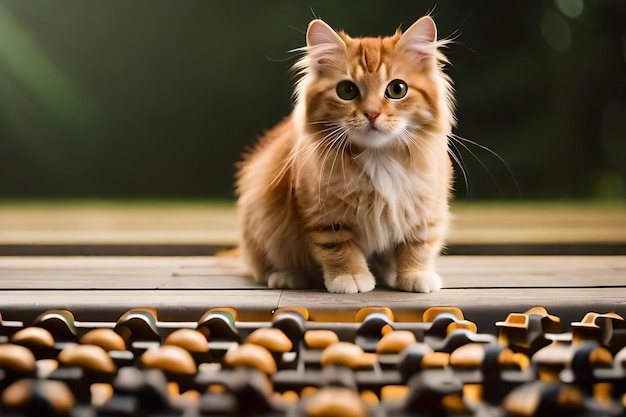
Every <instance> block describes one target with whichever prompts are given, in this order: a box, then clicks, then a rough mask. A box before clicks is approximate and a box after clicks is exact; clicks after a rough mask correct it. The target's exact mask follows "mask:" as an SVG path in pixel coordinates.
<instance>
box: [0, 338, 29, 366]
mask: <svg viewBox="0 0 626 417" xmlns="http://www.w3.org/2000/svg"><path fill="white" fill-rule="evenodd" d="M36 367H37V364H36V362H35V356H34V355H33V352H31V351H30V350H29V349H28V348H25V347H24V346H18V345H14V344H11V343H7V344H4V345H0V368H3V369H10V370H12V371H15V372H21V373H28V372H33V371H34V370H35V368H36Z"/></svg>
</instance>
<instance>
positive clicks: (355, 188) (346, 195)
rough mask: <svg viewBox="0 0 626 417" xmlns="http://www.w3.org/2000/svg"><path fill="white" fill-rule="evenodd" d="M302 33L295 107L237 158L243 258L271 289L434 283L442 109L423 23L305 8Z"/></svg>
mask: <svg viewBox="0 0 626 417" xmlns="http://www.w3.org/2000/svg"><path fill="white" fill-rule="evenodd" d="M306 40H307V46H306V47H305V48H303V57H302V58H301V59H300V60H299V61H298V62H297V63H296V65H295V68H296V70H298V71H299V75H300V79H299V80H298V82H297V85H296V90H295V96H296V106H295V109H294V111H293V112H292V113H291V115H290V116H288V117H287V118H286V119H285V120H283V121H282V122H281V123H280V124H278V125H277V126H276V127H274V128H273V129H272V130H270V131H269V132H267V133H266V134H265V136H264V137H263V138H261V140H260V141H259V143H258V144H257V145H256V146H255V147H254V148H253V149H252V150H251V151H250V152H249V153H248V154H247V155H246V156H245V158H244V160H243V161H242V162H241V164H240V167H239V168H240V169H239V172H238V175H237V187H236V189H237V195H238V203H237V205H238V210H239V217H240V224H239V227H240V232H241V243H240V244H241V253H242V256H243V258H244V260H245V262H246V263H247V265H248V267H249V268H250V270H251V272H252V274H253V276H254V278H255V279H256V280H257V281H259V282H267V283H268V285H269V286H270V287H273V288H310V287H321V284H322V282H323V283H324V284H325V286H326V288H327V289H328V291H330V292H335V293H355V292H365V291H371V290H372V289H373V288H374V286H375V285H376V279H375V278H374V277H376V278H377V279H378V280H379V282H381V283H382V284H386V285H388V286H390V287H393V288H397V289H400V290H404V291H419V292H429V291H436V290H439V289H440V287H441V280H440V277H439V275H438V274H437V273H436V272H435V270H434V261H435V258H436V257H437V255H438V254H439V252H440V250H441V248H442V246H443V243H444V238H445V236H446V232H447V228H448V199H449V195H450V188H451V182H452V164H451V160H450V157H449V155H448V134H449V133H450V131H451V127H452V125H453V123H454V116H453V109H452V108H453V98H452V87H451V83H450V80H449V79H448V77H447V76H446V75H445V74H444V73H443V71H442V66H443V64H444V63H445V62H446V59H445V57H444V56H443V55H442V54H441V53H440V52H439V51H438V49H437V48H438V47H439V46H441V44H442V43H443V42H442V41H439V42H438V41H437V35H436V27H435V23H434V22H433V20H432V19H431V18H430V17H423V18H421V19H419V20H418V21H417V22H415V23H414V24H413V25H412V26H411V27H410V28H409V29H408V30H407V31H406V32H404V33H402V32H400V31H399V30H398V31H397V32H396V33H395V35H393V36H390V37H385V38H351V37H349V36H348V35H347V34H346V33H344V32H336V31H335V30H333V29H332V28H331V27H330V26H328V25H327V24H326V23H324V22H323V21H321V20H313V21H312V22H311V23H310V24H309V28H308V31H307V35H306ZM322 280H323V281H322Z"/></svg>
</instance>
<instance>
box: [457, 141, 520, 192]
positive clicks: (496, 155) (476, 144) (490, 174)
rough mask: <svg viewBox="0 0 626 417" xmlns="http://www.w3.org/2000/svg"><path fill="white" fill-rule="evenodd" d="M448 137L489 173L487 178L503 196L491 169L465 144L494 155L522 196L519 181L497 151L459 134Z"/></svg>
mask: <svg viewBox="0 0 626 417" xmlns="http://www.w3.org/2000/svg"><path fill="white" fill-rule="evenodd" d="M450 138H451V139H452V140H453V141H456V142H457V143H458V144H459V145H461V146H462V147H463V148H465V149H466V150H467V151H468V152H469V153H470V154H471V155H472V156H473V157H474V158H475V159H476V160H477V161H478V162H479V163H480V165H481V166H482V167H483V168H484V169H485V171H486V172H487V174H488V175H489V178H491V180H492V181H493V182H494V184H495V186H496V188H497V189H498V191H499V192H500V194H501V195H502V196H504V192H503V190H502V187H500V185H499V184H498V181H497V180H496V178H495V177H494V176H493V174H492V173H491V171H490V170H489V168H488V167H487V165H486V164H485V163H484V162H483V161H482V160H481V159H480V158H479V157H478V155H476V153H475V152H473V151H472V150H471V149H470V148H469V146H468V145H467V144H470V145H473V146H476V147H478V148H479V149H482V150H484V151H486V152H488V153H490V154H491V155H492V156H494V157H495V158H496V159H497V160H498V161H500V162H501V163H502V165H504V167H505V168H506V170H507V172H508V174H509V175H510V176H511V179H512V180H513V184H514V185H515V189H516V191H517V194H518V196H519V197H520V198H522V190H521V188H520V186H519V183H518V182H517V178H516V177H515V174H514V173H513V170H512V169H511V167H510V166H509V164H508V163H507V162H506V161H505V160H504V158H502V157H501V156H500V155H499V154H498V153H497V152H495V151H494V150H492V149H491V148H489V147H487V146H485V145H481V144H480V143H478V142H475V141H473V140H471V139H467V138H464V137H462V136H459V135H457V134H454V133H452V134H451V135H450ZM457 149H458V148H457Z"/></svg>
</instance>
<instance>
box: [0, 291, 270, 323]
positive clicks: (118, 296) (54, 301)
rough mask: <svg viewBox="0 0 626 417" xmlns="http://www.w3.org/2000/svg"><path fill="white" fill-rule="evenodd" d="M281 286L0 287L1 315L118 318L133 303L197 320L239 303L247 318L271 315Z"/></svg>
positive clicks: (240, 313) (241, 316) (9, 317)
mask: <svg viewBox="0 0 626 417" xmlns="http://www.w3.org/2000/svg"><path fill="white" fill-rule="evenodd" d="M281 294H282V290H245V289H238V290H234V291H233V290H141V291H136V290H135V291H133V290H99V291H84V290H78V291H62V290H44V291H33V290H15V291H3V290H0V314H1V315H2V319H3V320H20V321H26V322H28V321H29V320H32V319H34V318H35V317H36V316H37V315H39V314H40V313H42V312H44V311H46V310H51V309H67V310H70V311H71V312H72V313H73V314H74V316H75V317H76V319H77V320H82V321H116V320H117V318H119V317H120V316H121V315H122V314H123V313H124V312H125V311H127V310H128V309H130V308H154V309H157V310H158V312H159V319H160V320H163V321H171V320H183V321H193V320H198V319H200V317H201V316H202V314H203V313H204V312H206V311H208V310H209V309H211V308H215V307H235V308H237V312H238V319H240V320H243V321H254V320H269V319H271V314H272V312H273V311H274V310H275V309H276V308H277V306H278V303H279V300H280V296H281Z"/></svg>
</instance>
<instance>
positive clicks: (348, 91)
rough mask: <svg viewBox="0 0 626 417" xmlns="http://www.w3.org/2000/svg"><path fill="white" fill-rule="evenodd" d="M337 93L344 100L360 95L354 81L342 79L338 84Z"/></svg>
mask: <svg viewBox="0 0 626 417" xmlns="http://www.w3.org/2000/svg"><path fill="white" fill-rule="evenodd" d="M337 95H338V96H339V98H340V99H342V100H354V99H355V98H357V96H358V95H359V88H358V87H357V86H356V85H355V84H354V83H353V82H352V81H348V80H345V81H342V82H340V83H339V84H337Z"/></svg>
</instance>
